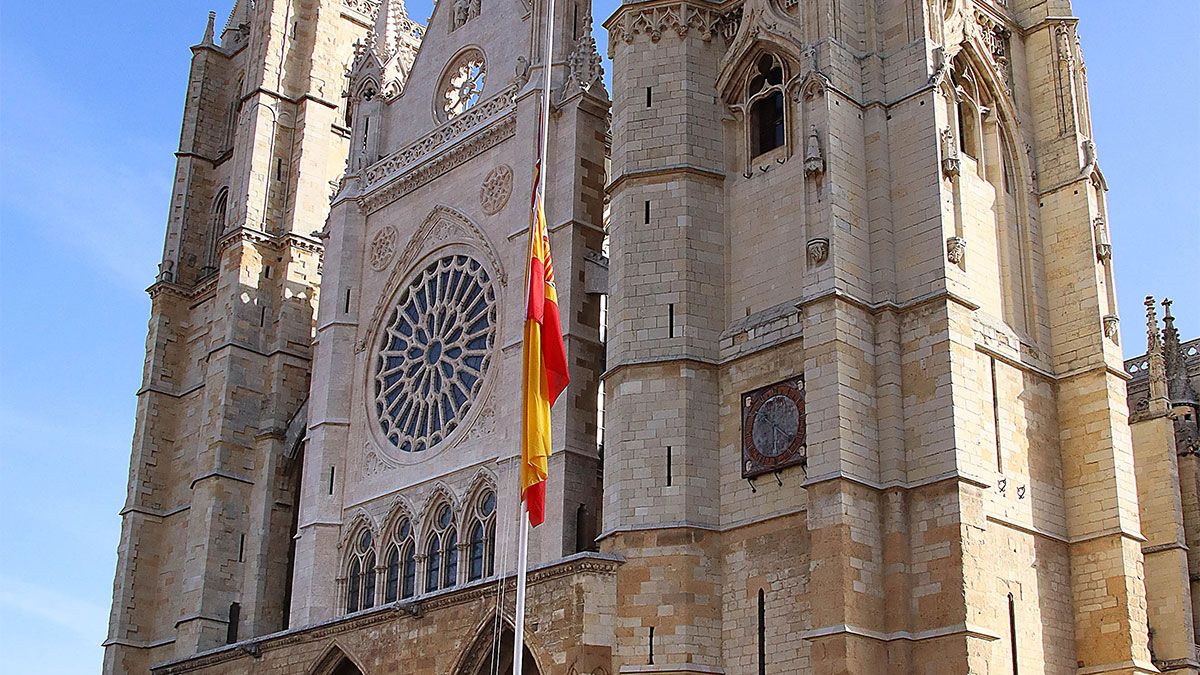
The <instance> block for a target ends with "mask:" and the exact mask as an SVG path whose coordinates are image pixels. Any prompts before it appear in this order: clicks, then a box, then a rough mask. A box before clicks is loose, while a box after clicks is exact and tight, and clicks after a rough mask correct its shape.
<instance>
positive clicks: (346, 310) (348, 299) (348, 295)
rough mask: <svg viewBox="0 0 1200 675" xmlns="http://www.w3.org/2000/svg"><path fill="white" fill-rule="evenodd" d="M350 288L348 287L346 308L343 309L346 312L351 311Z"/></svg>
mask: <svg viewBox="0 0 1200 675" xmlns="http://www.w3.org/2000/svg"><path fill="white" fill-rule="evenodd" d="M350 290H351V289H349V288H347V289H346V302H345V305H344V309H343V310H342V311H343V312H345V313H346V314H349V313H350Z"/></svg>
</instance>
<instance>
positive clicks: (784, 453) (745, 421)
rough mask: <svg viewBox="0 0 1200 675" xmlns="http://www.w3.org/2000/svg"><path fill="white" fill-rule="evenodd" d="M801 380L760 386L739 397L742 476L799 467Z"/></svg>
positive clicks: (802, 432) (802, 441)
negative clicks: (740, 405) (740, 402)
mask: <svg viewBox="0 0 1200 675" xmlns="http://www.w3.org/2000/svg"><path fill="white" fill-rule="evenodd" d="M806 450H807V448H806V446H805V430H804V378H803V377H796V378H793V379H791V380H786V381H784V382H780V383H779V384H774V385H771V386H769V387H763V388H762V389H758V390H756V391H753V392H750V393H749V394H746V395H744V396H743V397H742V476H743V477H744V478H751V477H754V476H757V475H760V474H763V473H768V472H771V471H778V470H780V469H782V468H784V467H786V466H792V465H795V464H803V463H804V462H805V461H806V459H807V456H806Z"/></svg>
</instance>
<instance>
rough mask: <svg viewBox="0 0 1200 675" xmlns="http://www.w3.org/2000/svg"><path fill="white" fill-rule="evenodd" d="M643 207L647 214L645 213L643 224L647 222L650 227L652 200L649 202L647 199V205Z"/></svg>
mask: <svg viewBox="0 0 1200 675" xmlns="http://www.w3.org/2000/svg"><path fill="white" fill-rule="evenodd" d="M643 206H644V208H645V213H644V214H643V216H642V220H643V222H645V223H646V224H647V225H649V224H650V200H649V199H647V200H646V203H645V204H644V205H643Z"/></svg>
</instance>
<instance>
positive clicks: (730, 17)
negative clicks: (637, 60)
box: [605, 2, 741, 58]
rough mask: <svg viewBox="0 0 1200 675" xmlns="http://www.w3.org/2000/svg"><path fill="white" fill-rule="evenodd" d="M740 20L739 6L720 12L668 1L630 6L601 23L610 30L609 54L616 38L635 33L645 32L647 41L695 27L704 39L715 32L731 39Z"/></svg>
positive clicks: (682, 33) (631, 38)
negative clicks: (627, 9)
mask: <svg viewBox="0 0 1200 675" xmlns="http://www.w3.org/2000/svg"><path fill="white" fill-rule="evenodd" d="M740 23H741V11H740V8H737V9H734V10H732V11H729V12H722V11H719V10H716V9H712V8H710V7H701V6H696V5H692V4H690V3H688V2H672V3H668V4H658V5H652V6H649V7H639V8H637V9H630V10H629V11H626V12H621V13H620V14H619V15H618V16H617V17H615V18H613V19H610V20H609V22H607V23H606V24H605V25H606V27H607V28H608V29H609V33H610V37H609V42H608V56H609V58H612V56H613V49H614V47H615V45H616V44H617V43H618V42H624V43H625V44H632V43H633V41H634V39H635V38H636V37H637V36H638V35H645V36H647V37H648V38H650V41H651V42H658V41H659V40H661V39H662V36H663V33H666V32H667V31H671V30H673V31H674V32H675V34H676V35H678V36H679V37H681V38H683V37H686V36H687V34H688V33H689V32H691V31H692V30H695V31H697V33H699V35H700V39H702V40H704V41H705V42H708V41H709V40H712V39H713V37H715V36H718V35H720V36H722V37H724V38H725V40H726V41H731V40H733V37H734V36H735V35H736V34H737V30H738V27H739V25H740Z"/></svg>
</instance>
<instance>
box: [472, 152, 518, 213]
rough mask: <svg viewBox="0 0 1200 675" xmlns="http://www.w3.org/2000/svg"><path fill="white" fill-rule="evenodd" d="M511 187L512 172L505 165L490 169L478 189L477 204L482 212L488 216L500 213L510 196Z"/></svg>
mask: <svg viewBox="0 0 1200 675" xmlns="http://www.w3.org/2000/svg"><path fill="white" fill-rule="evenodd" d="M512 185H513V172H512V169H511V168H510V167H509V166H508V165H507V164H501V165H500V166H498V167H496V168H494V169H492V170H491V172H489V173H488V175H487V177H486V178H484V179H483V185H482V186H480V188H479V203H480V205H482V206H483V212H484V213H486V214H488V215H489V216H494V215H496V214H497V213H500V211H501V210H503V209H504V206H505V205H506V204H508V198H509V197H510V196H512Z"/></svg>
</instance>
